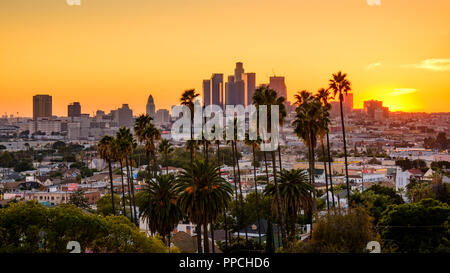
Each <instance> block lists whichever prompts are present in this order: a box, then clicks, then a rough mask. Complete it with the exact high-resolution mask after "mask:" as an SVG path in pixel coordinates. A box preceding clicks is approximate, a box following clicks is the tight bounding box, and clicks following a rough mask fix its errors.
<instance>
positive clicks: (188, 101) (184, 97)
mask: <svg viewBox="0 0 450 273" xmlns="http://www.w3.org/2000/svg"><path fill="white" fill-rule="evenodd" d="M199 95H200V94H198V93H196V92H195V89H189V90H186V91H184V92H183V94H181V98H180V103H181V105H184V106H187V107H188V108H189V110H190V113H191V128H190V135H191V139H190V140H188V141H187V142H186V145H188V147H189V149H190V151H191V158H190V159H191V166H192V165H193V164H194V153H195V147H196V141H195V140H194V103H195V99H196V98H197V97H198V96H199ZM192 189H193V200H196V198H195V197H196V196H195V195H196V192H197V191H196V189H195V183H194V175H193V174H192ZM193 206H194V209H195V207H196V202H195V201H194V202H193ZM196 229H197V247H198V252H199V253H201V252H202V239H201V225H197V226H196Z"/></svg>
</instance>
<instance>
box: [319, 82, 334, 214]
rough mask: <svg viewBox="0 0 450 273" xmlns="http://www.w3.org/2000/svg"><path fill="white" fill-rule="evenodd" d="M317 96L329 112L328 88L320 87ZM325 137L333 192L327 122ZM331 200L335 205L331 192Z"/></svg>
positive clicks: (331, 184) (331, 183)
mask: <svg viewBox="0 0 450 273" xmlns="http://www.w3.org/2000/svg"><path fill="white" fill-rule="evenodd" d="M317 97H318V98H319V100H321V101H322V104H323V107H324V108H325V111H326V113H329V111H330V110H331V104H330V103H329V102H328V100H329V98H330V91H329V90H328V89H324V88H321V89H319V91H318V93H317ZM326 126H327V130H326V137H327V161H328V169H329V171H328V177H329V179H330V190H331V192H332V193H333V192H334V191H333V171H332V169H331V152H330V137H329V131H330V130H329V128H328V124H326ZM324 157H325V155H324ZM331 201H332V203H333V208H335V207H336V203H335V202H334V194H331Z"/></svg>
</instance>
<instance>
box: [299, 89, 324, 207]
mask: <svg viewBox="0 0 450 273" xmlns="http://www.w3.org/2000/svg"><path fill="white" fill-rule="evenodd" d="M295 98H296V105H297V108H296V109H295V110H296V116H295V120H294V122H293V125H294V127H295V130H294V132H295V134H296V135H297V136H298V137H299V138H300V139H302V140H303V142H304V143H305V145H306V146H307V147H308V149H309V176H310V180H311V185H312V186H313V191H312V194H313V198H314V200H313V201H314V211H315V210H316V200H315V199H316V193H315V190H314V184H315V177H314V174H315V155H314V148H315V147H316V145H317V138H318V135H319V134H320V132H323V131H325V127H326V121H324V118H323V117H324V114H323V111H324V109H323V107H322V103H321V102H320V101H319V100H318V99H317V98H316V97H313V96H312V94H311V93H309V92H307V91H305V90H303V91H301V92H300V93H298V94H297V95H296V96H295Z"/></svg>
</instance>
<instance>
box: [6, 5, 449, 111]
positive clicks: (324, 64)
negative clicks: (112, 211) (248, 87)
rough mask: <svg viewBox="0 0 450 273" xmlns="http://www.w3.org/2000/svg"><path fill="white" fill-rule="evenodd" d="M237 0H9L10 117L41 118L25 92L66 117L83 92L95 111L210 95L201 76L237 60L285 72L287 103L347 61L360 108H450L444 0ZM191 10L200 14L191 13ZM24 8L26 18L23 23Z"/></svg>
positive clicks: (255, 68)
mask: <svg viewBox="0 0 450 273" xmlns="http://www.w3.org/2000/svg"><path fill="white" fill-rule="evenodd" d="M236 5H237V2H236V1H234V0H230V3H229V4H228V5H220V3H216V2H213V1H205V0H195V1H192V3H189V4H187V3H165V2H161V3H153V2H148V1H143V0H132V1H127V2H123V1H105V0H98V1H84V2H83V4H82V5H81V6H76V7H75V6H68V5H67V4H66V3H65V1H49V0H43V1H39V3H37V1H31V2H30V1H24V0H17V1H3V2H1V3H0V22H1V25H4V26H6V25H7V26H8V28H7V29H6V28H1V29H0V34H1V35H2V37H4V40H5V41H7V42H5V43H2V44H1V45H0V59H1V60H2V62H0V94H1V95H0V114H1V115H4V113H5V112H6V113H8V115H10V114H13V115H17V112H18V113H19V116H31V115H32V112H31V110H30V108H31V101H29V100H28V99H25V98H28V97H30V96H32V95H34V94H39V93H45V94H50V95H52V96H53V104H54V105H55V106H54V109H53V111H54V114H56V115H63V114H64V113H65V112H66V111H67V108H66V107H67V105H68V104H69V103H71V102H73V101H79V102H80V103H81V104H83V105H84V107H83V110H84V112H85V113H89V114H92V113H95V111H96V110H97V109H114V108H117V107H120V106H121V105H122V104H123V103H128V104H129V105H130V108H133V109H134V110H135V112H136V113H145V101H146V100H147V96H148V94H149V93H151V94H152V95H153V97H154V99H155V101H157V102H158V107H159V108H161V109H164V108H165V109H170V106H171V105H173V104H176V103H178V96H179V94H181V92H183V91H184V90H186V89H191V88H195V89H196V91H197V92H198V93H202V79H207V78H209V77H210V76H211V73H223V74H224V79H223V83H224V84H225V82H226V81H227V76H225V75H233V74H234V71H233V69H234V68H233V64H234V63H236V62H243V63H244V64H245V69H246V71H252V72H255V73H256V74H257V76H258V82H269V78H270V77H271V76H274V75H276V76H280V75H281V76H284V77H285V79H286V85H287V95H288V97H287V99H288V100H289V101H293V96H294V94H295V93H296V92H298V91H299V90H303V89H307V90H309V91H311V92H315V91H316V90H317V89H319V88H321V87H326V86H327V81H328V79H329V78H330V76H331V74H332V73H336V72H337V71H339V70H342V71H343V72H345V73H348V76H349V79H350V80H351V82H352V86H353V90H354V101H355V108H362V107H363V102H364V101H366V100H370V99H374V100H381V101H383V102H384V104H385V105H386V106H387V107H389V108H390V109H391V110H392V111H397V110H401V111H406V112H445V111H447V109H448V105H449V103H450V95H449V92H448V90H450V77H449V73H450V51H449V48H450V46H449V45H450V32H449V29H448V25H449V20H450V19H448V18H450V3H449V2H448V1H446V0H436V1H433V2H431V3H430V2H426V1H418V0H415V1H407V0H398V1H394V2H392V1H383V3H382V4H381V5H380V6H377V5H372V6H371V5H368V4H367V2H366V1H365V0H351V1H348V3H346V4H345V5H340V3H337V1H332V0H323V1H320V2H317V1H308V2H304V1H293V0H282V1H274V0H262V1H257V2H256V1H254V0H245V1H239V9H236ZM417 10H420V11H421V12H420V13H417ZM231 12H232V13H233V17H234V20H233V21H230V20H229V16H228V15H227V14H230V13H231ZM319 13H320V14H321V16H320V20H318V18H317V17H316V15H317V14H319ZM185 14H190V17H191V19H190V20H184V19H183V18H185ZM17 17H23V18H27V20H25V21H21V22H20V23H18V21H17V20H16V18H17ZM266 18H271V19H270V20H266ZM361 18H364V20H361ZM411 18H414V20H411ZM243 21H245V22H251V23H249V24H245V25H242V24H240V22H243ZM167 22H170V23H167ZM205 22H208V23H207V24H206V23H205ZM355 22H357V23H355ZM338 25H339V29H345V33H344V35H342V34H341V33H340V31H337V28H336V27H337V26H338ZM37 28H38V29H39V32H37V31H36V29H37ZM193 30H194V31H193ZM37 33H39V35H37ZM205 33H208V35H205ZM224 38H225V39H224ZM224 41H225V42H224ZM330 41H334V42H330ZM222 88H224V86H223V87H222Z"/></svg>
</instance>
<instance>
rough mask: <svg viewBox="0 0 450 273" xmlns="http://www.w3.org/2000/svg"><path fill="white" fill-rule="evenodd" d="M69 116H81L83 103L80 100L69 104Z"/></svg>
mask: <svg viewBox="0 0 450 273" xmlns="http://www.w3.org/2000/svg"><path fill="white" fill-rule="evenodd" d="M67 116H68V117H81V105H80V103H79V102H74V103H72V104H69V106H67Z"/></svg>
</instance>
